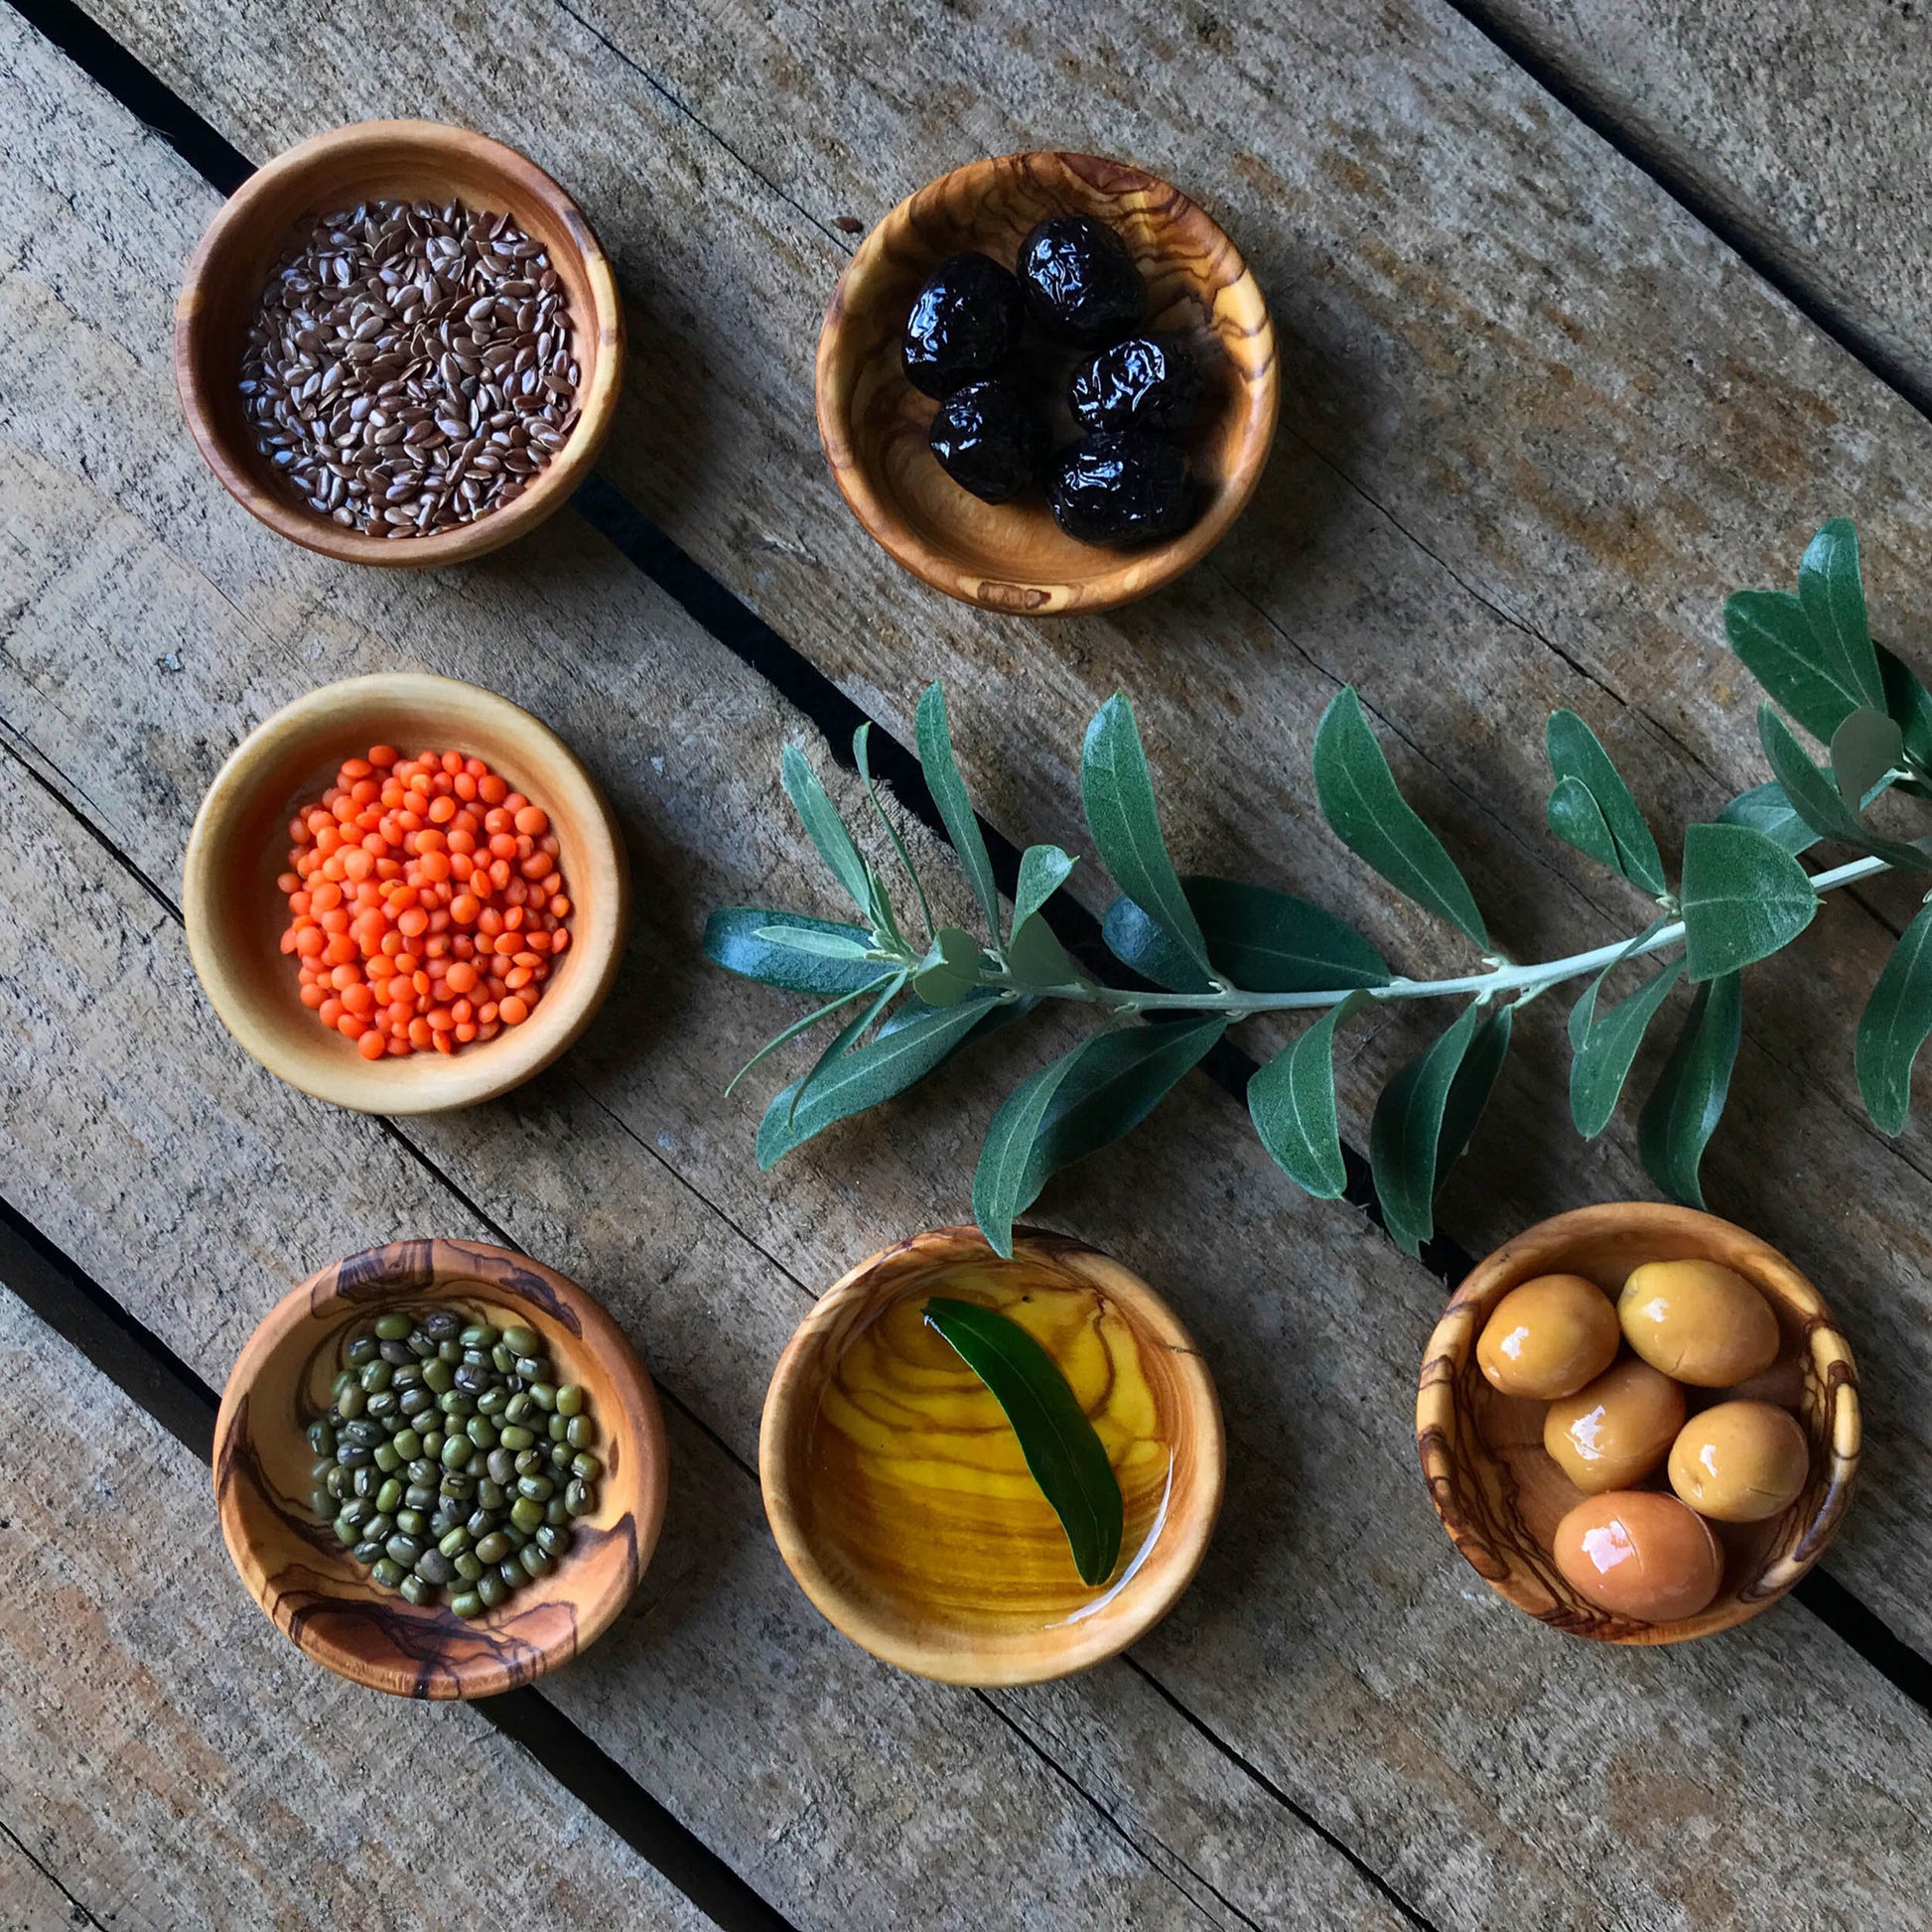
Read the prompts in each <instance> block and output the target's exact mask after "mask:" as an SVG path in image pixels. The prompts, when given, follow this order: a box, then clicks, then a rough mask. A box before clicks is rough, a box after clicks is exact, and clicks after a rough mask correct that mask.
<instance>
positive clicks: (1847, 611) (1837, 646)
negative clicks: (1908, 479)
mask: <svg viewBox="0 0 1932 1932" xmlns="http://www.w3.org/2000/svg"><path fill="white" fill-rule="evenodd" d="M1798 602H1799V604H1800V605H1801V606H1802V607H1803V609H1804V614H1805V621H1807V622H1808V623H1809V624H1810V625H1811V628H1812V634H1813V635H1814V636H1815V637H1816V638H1817V640H1818V648H1819V651H1820V653H1821V659H1822V662H1823V665H1824V667H1825V670H1826V673H1827V675H1828V676H1829V677H1830V678H1831V680H1832V681H1833V682H1834V683H1835V684H1837V685H1839V686H1840V687H1841V688H1843V689H1845V690H1846V691H1849V692H1851V693H1853V694H1855V695H1856V697H1857V700H1858V703H1859V704H1860V705H1863V706H1867V707H1869V708H1870V709H1871V710H1873V711H1880V710H1882V709H1883V708H1884V703H1885V686H1884V681H1883V679H1882V678H1881V677H1880V676H1879V674H1878V656H1877V653H1876V652H1875V651H1874V650H1873V649H1872V647H1871V629H1870V625H1869V624H1868V622H1867V621H1866V618H1865V609H1864V586H1863V584H1862V583H1861V582H1860V581H1859V533H1858V531H1857V529H1856V528H1855V527H1854V526H1853V523H1852V520H1851V518H1850V517H1845V516H1835V517H1833V518H1832V520H1831V521H1830V522H1829V523H1827V524H1825V525H1824V527H1823V528H1822V529H1820V530H1819V532H1818V534H1817V535H1816V536H1815V537H1813V538H1812V540H1811V542H1810V543H1809V544H1808V545H1806V547H1805V554H1804V556H1803V558H1802V559H1801V560H1800V561H1799V564H1798Z"/></svg>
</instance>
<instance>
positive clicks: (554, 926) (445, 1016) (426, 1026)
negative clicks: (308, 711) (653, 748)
mask: <svg viewBox="0 0 1932 1932" xmlns="http://www.w3.org/2000/svg"><path fill="white" fill-rule="evenodd" d="M289 839H290V851H289V869H288V871H286V872H284V873H282V874H280V875H279V876H278V877H277V879H276V882H275V883H276V886H277V888H278V890H279V891H280V892H281V893H282V895H283V897H285V898H286V899H287V900H288V906H289V923H288V926H287V928H286V929H285V930H284V931H283V933H282V936H281V948H282V951H283V952H284V953H285V954H287V955H289V956H291V957H292V958H294V959H295V961H296V963H297V977H298V981H299V987H298V990H299V993H300V997H301V1001H302V1004H303V1006H305V1007H306V1008H308V1009H309V1010H310V1011H311V1012H312V1013H314V1014H315V1016H316V1017H317V1019H318V1020H319V1021H321V1023H322V1024H323V1025H324V1026H325V1027H329V1028H332V1029H333V1030H334V1031H335V1032H337V1033H339V1034H341V1035H343V1037H344V1038H345V1039H348V1040H351V1041H353V1043H354V1046H355V1050H356V1051H357V1052H358V1053H359V1054H361V1056H362V1057H363V1058H364V1059H366V1060H379V1059H382V1058H384V1057H386V1056H387V1055H390V1054H397V1055H400V1054H405V1053H410V1052H423V1051H425V1050H434V1051H438V1052H444V1053H450V1052H455V1051H456V1050H457V1048H458V1047H459V1046H464V1045H468V1044H470V1043H471V1042H472V1041H473V1040H486V1039H490V1038H493V1037H494V1036H495V1035H497V1034H498V1033H500V1032H501V1031H502V1029H503V1028H504V1027H506V1026H510V1027H514V1026H520V1025H521V1024H522V1023H523V1022H524V1021H525V1020H527V1019H528V1018H529V1016H530V1011H531V1009H532V1008H533V1007H534V1006H535V1005H536V1003H537V1001H538V999H539V998H540V997H541V994H542V991H543V986H542V982H543V981H544V980H545V979H547V978H548V977H549V973H550V963H551V962H552V961H554V960H555V959H556V958H557V957H558V956H559V955H560V954H562V953H563V952H565V951H566V950H567V949H568V947H569V944H570V933H569V930H568V929H567V927H566V926H565V924H564V921H565V920H566V919H568V918H569V916H570V910H571V905H570V899H569V897H567V895H566V890H565V886H564V880H563V875H562V873H561V872H560V871H559V869H558V866H557V854H558V852H559V851H560V850H561V848H560V846H559V843H558V840H557V836H556V834H555V833H554V832H553V831H552V830H551V829H550V816H549V814H548V813H547V812H546V811H544V809H543V808H542V806H540V805H533V804H531V803H530V801H529V800H528V799H527V798H525V797H524V796H523V794H522V793H521V792H519V791H515V790H513V789H512V788H511V787H510V785H509V784H508V782H507V781H506V780H504V779H503V778H501V777H499V776H498V775H497V774H496V773H495V772H493V771H491V770H490V768H489V766H488V765H487V764H485V763H484V762H483V759H479V758H472V757H468V756H466V755H465V754H464V753H462V752H456V751H441V752H427V751H426V752H420V753H417V754H415V755H414V756H413V757H404V755H403V754H402V753H400V752H399V751H397V750H396V748H395V747H394V746H393V745H375V746H371V747H370V748H369V754H368V757H367V758H365V759H345V760H344V761H343V764H342V766H341V768H340V769H339V770H338V772H337V774H336V781H335V783H334V784H332V785H329V786H328V787H327V788H326V789H325V790H324V791H323V792H322V794H321V796H320V797H319V798H317V799H316V800H315V801H314V802H313V803H312V804H309V805H305V806H304V807H302V808H301V809H300V810H299V811H297V812H296V813H295V814H294V816H293V817H292V818H291V819H290V820H289Z"/></svg>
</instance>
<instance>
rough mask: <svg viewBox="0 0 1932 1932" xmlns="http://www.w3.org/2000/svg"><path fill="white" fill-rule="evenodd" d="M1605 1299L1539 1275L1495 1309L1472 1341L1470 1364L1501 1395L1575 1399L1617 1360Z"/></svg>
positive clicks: (1581, 1285) (1585, 1286) (1591, 1288)
mask: <svg viewBox="0 0 1932 1932" xmlns="http://www.w3.org/2000/svg"><path fill="white" fill-rule="evenodd" d="M1619 1338H1620V1331H1619V1330H1618V1328H1617V1325H1616V1310H1615V1309H1614V1308H1612V1307H1611V1306H1610V1298H1609V1297H1608V1296H1607V1295H1605V1294H1604V1293H1603V1291H1602V1290H1601V1289H1600V1288H1598V1287H1597V1286H1596V1284H1595V1283H1594V1282H1590V1281H1586V1280H1585V1279H1584V1278H1583V1276H1581V1275H1539V1276H1537V1277H1536V1279H1535V1280H1534V1281H1528V1282H1524V1283H1523V1284H1522V1286H1521V1287H1520V1288H1512V1289H1511V1290H1510V1291H1509V1293H1508V1294H1507V1295H1505V1296H1504V1297H1503V1299H1502V1300H1501V1301H1500V1302H1498V1303H1497V1304H1496V1307H1495V1311H1494V1312H1493V1313H1492V1314H1491V1315H1490V1317H1489V1319H1488V1320H1487V1321H1486V1322H1485V1323H1484V1324H1483V1329H1482V1333H1481V1335H1480V1336H1478V1337H1477V1340H1476V1366H1477V1367H1478V1368H1480V1369H1481V1370H1482V1372H1483V1374H1484V1375H1485V1376H1486V1377H1487V1378H1488V1380H1489V1384H1490V1386H1491V1387H1492V1388H1495V1389H1498V1390H1500V1391H1501V1392H1502V1394H1504V1395H1521V1396H1533V1397H1534V1398H1536V1400H1538V1401H1540V1402H1550V1401H1553V1400H1555V1398H1556V1397H1558V1396H1563V1395H1575V1394H1576V1393H1577V1391H1578V1390H1579V1389H1581V1388H1582V1387H1583V1386H1584V1384H1585V1383H1586V1382H1590V1381H1594V1380H1595V1378H1596V1377H1597V1376H1599V1375H1601V1374H1602V1373H1603V1371H1604V1370H1605V1369H1606V1368H1608V1367H1609V1365H1610V1364H1611V1363H1612V1362H1613V1361H1615V1360H1616V1351H1617V1343H1618V1340H1619Z"/></svg>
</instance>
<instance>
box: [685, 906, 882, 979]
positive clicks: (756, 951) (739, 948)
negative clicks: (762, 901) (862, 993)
mask: <svg viewBox="0 0 1932 1932" xmlns="http://www.w3.org/2000/svg"><path fill="white" fill-rule="evenodd" d="M765 932H774V933H781V934H782V935H783V937H782V938H781V939H764V938H760V937H759V934H761V933H765ZM807 934H809V935H811V936H812V939H814V940H823V941H830V940H834V939H836V940H838V941H840V942H841V943H840V949H839V951H838V952H837V953H836V954H832V953H826V952H821V951H819V950H818V949H817V947H816V946H814V945H811V944H810V941H808V940H806V939H805V937H804V935H807ZM871 946H872V935H871V934H870V933H868V932H864V931H862V930H861V929H860V928H859V927H858V926H856V925H834V924H833V923H832V922H831V921H830V920H829V919H809V918H807V917H806V916H805V915H804V914H803V913H802V912H770V911H766V910H765V909H764V908H763V907H762V906H759V905H726V906H721V907H720V908H719V909H718V910H717V911H716V912H714V913H712V915H711V917H710V918H709V919H707V920H706V921H705V929H704V949H705V955H706V957H707V958H709V959H710V960H711V961H712V962H713V963H714V964H716V965H719V966H722V967H724V969H725V970H726V971H727V972H728V973H738V974H741V975H742V976H743V977H744V978H746V979H751V980H758V981H760V982H761V983H762V984H763V985H765V986H782V987H785V988H787V989H788V990H789V991H791V992H793V993H816V994H817V995H818V996H819V997H820V998H821V999H826V998H829V997H830V996H831V995H832V994H834V993H850V992H853V991H854V990H855V989H857V988H860V987H865V986H870V985H871V984H872V983H873V981H874V980H876V979H877V978H878V977H879V967H878V963H877V962H876V961H874V960H870V959H867V958H866V957H865V954H866V953H867V952H868V951H870V950H871ZM808 947H809V949H808ZM855 947H856V948H857V950H856V951H853V950H851V948H855Z"/></svg>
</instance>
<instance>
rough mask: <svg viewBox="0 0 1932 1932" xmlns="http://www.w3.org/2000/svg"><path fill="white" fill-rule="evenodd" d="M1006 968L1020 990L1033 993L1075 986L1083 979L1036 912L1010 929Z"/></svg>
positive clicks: (1065, 951)
mask: <svg viewBox="0 0 1932 1932" xmlns="http://www.w3.org/2000/svg"><path fill="white" fill-rule="evenodd" d="M1007 968H1008V970H1009V971H1010V972H1011V973H1012V974H1013V977H1014V978H1015V980H1016V981H1018V982H1019V984H1020V985H1021V986H1023V987H1025V988H1027V989H1029V990H1030V991H1034V992H1043V991H1044V990H1046V989H1047V988H1048V987H1055V986H1078V985H1080V984H1082V983H1083V981H1084V980H1085V978H1086V975H1085V974H1084V973H1082V972H1081V971H1080V968H1079V967H1078V966H1077V965H1076V964H1075V963H1074V960H1073V958H1072V955H1071V954H1069V953H1068V951H1067V950H1066V948H1065V947H1064V946H1063V945H1061V944H1060V942H1059V941H1058V940H1057V939H1056V938H1054V937H1053V934H1052V931H1051V930H1050V928H1049V927H1048V926H1047V923H1046V921H1045V920H1044V919H1043V918H1041V917H1040V915H1039V914H1038V913H1037V912H1035V913H1033V914H1032V915H1031V916H1029V917H1028V918H1025V919H1022V920H1021V921H1020V924H1019V925H1018V926H1017V927H1016V928H1015V929H1014V934H1013V937H1012V939H1010V940H1009V941H1008V942H1007Z"/></svg>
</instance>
